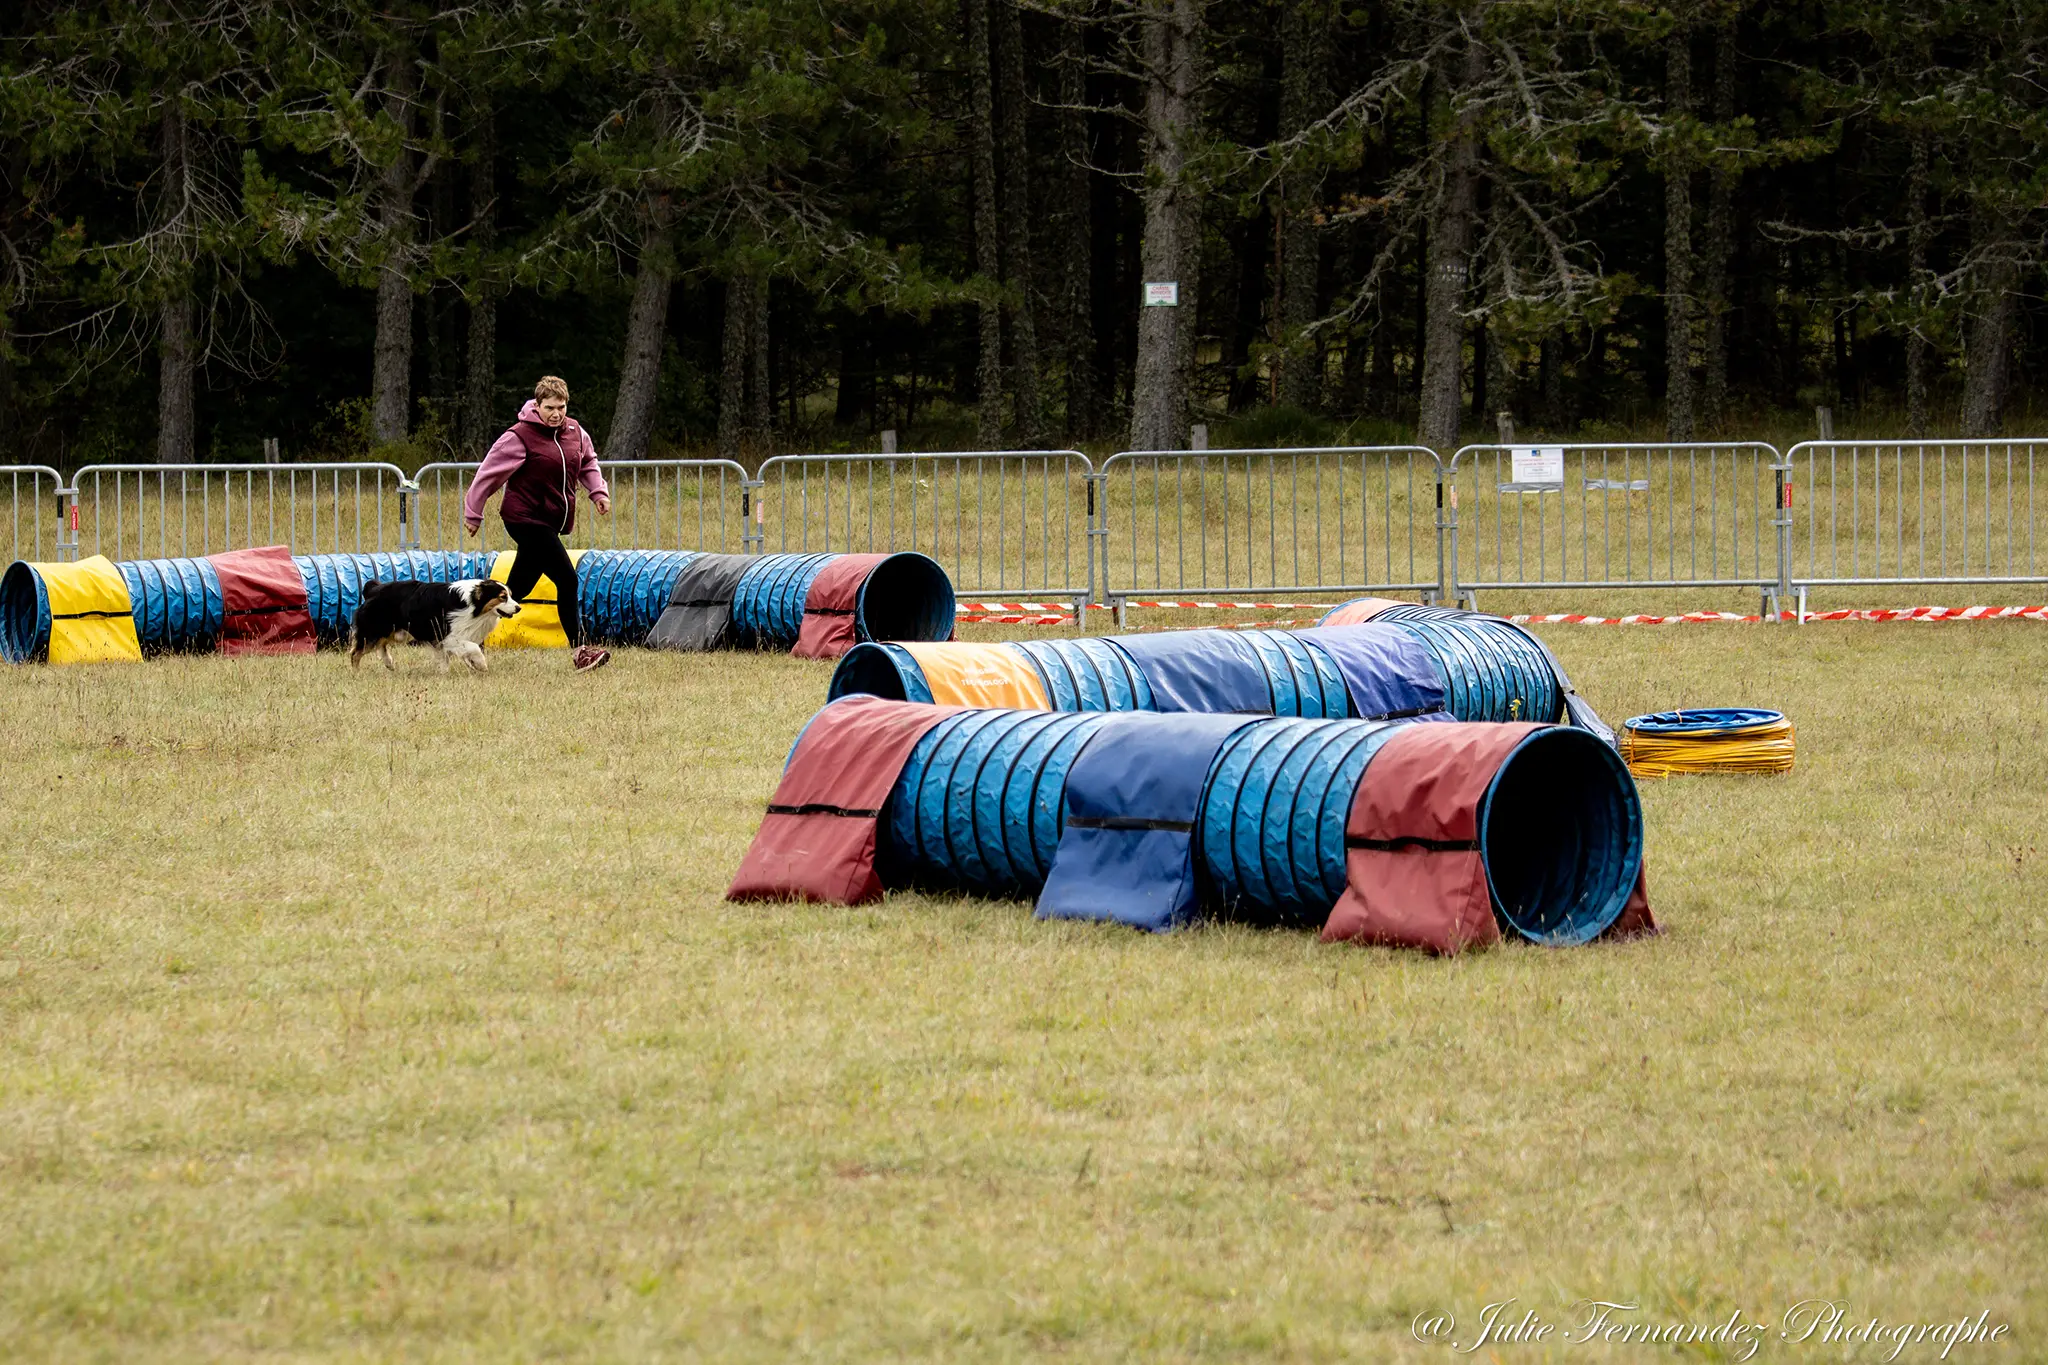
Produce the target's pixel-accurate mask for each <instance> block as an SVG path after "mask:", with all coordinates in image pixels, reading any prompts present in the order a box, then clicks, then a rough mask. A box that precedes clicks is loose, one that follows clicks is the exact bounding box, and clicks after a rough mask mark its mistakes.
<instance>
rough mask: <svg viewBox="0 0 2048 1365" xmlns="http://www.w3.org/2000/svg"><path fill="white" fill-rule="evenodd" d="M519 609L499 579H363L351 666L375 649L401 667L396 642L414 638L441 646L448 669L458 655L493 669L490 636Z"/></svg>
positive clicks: (388, 665)
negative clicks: (488, 658) (394, 653)
mask: <svg viewBox="0 0 2048 1365" xmlns="http://www.w3.org/2000/svg"><path fill="white" fill-rule="evenodd" d="M518 614H519V604H518V603H517V602H515V601H513V600H512V594H511V593H510V592H509V591H507V589H506V587H505V585H504V584H503V583H499V582H497V581H495V580H494V579H489V578H461V579H457V580H456V581H455V582H453V583H415V582H412V581H410V580H403V581H400V582H397V583H380V582H378V581H377V580H376V579H374V578H373V579H371V580H370V581H369V582H367V583H365V584H363V597H362V601H361V602H360V603H359V604H358V605H357V607H356V621H355V645H354V647H353V648H352V649H350V650H349V654H348V665H349V667H350V668H360V667H362V664H363V655H365V654H367V653H369V652H370V651H371V650H372V649H374V650H376V651H378V652H379V653H380V654H382V655H383V656H384V666H385V667H386V668H396V667H397V665H396V664H394V663H392V662H391V646H392V644H393V643H394V642H396V643H398V644H404V643H406V642H408V641H410V642H412V643H413V644H421V645H432V646H433V647H434V648H435V649H436V650H438V651H440V655H441V671H442V672H443V673H446V672H447V671H448V665H449V664H450V663H451V662H452V661H454V660H456V659H461V660H462V661H463V662H464V663H466V664H468V665H469V666H470V667H471V668H473V669H475V670H476V671H477V672H479V673H484V672H488V671H489V670H490V665H489V664H486V663H485V662H484V641H485V640H486V639H487V638H489V636H490V633H491V631H492V630H493V629H494V628H495V627H496V626H497V624H498V622H499V621H501V620H503V619H504V618H506V617H508V616H517V615H518Z"/></svg>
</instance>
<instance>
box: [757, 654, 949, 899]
mask: <svg viewBox="0 0 2048 1365" xmlns="http://www.w3.org/2000/svg"><path fill="white" fill-rule="evenodd" d="M963 709H965V708H962V707H958V706H928V705H923V704H919V703H915V702H900V701H884V700H882V699H881V698H880V697H870V696H859V695H857V696H851V697H848V698H846V699H845V700H843V701H836V702H833V703H832V704H831V705H830V706H827V707H826V708H825V709H824V710H822V711H820V712H819V713H818V714H817V715H816V716H815V717H814V718H813V719H812V721H811V723H810V725H809V727H808V728H806V729H805V731H804V732H803V735H802V736H801V737H800V738H799V739H798V740H797V744H796V752H795V753H794V754H792V755H791V756H790V761H789V767H787V768H786V769H784V770H783V773H782V781H781V782H780V783H779V784H777V786H776V788H775V797H774V799H773V800H772V801H770V802H769V805H768V814H767V815H766V816H765V817H763V819H762V821H761V828H760V829H759V830H758V831H757V832H756V833H755V835H754V842H753V844H752V845H750V846H749V847H748V849H747V856H746V858H745V859H744V860H743V861H742V862H741V863H740V870H739V872H738V873H736V874H735V875H734V877H733V879H732V885H731V886H730V887H728V888H727V889H726V892H725V898H726V899H727V900H733V901H744V900H808V901H825V902H828V903H831V904H836V905H859V904H861V903H862V902H864V901H871V900H879V899H880V898H881V895H882V879H881V877H880V876H879V875H877V874H876V872H875V821H876V820H877V819H878V818H879V817H880V816H881V813H882V808H883V806H885V805H886V804H887V803H888V800H889V792H890V790H891V789H892V788H893V787H895V785H896V779H897V778H899V777H901V776H902V775H903V765H904V763H906V762H907V761H909V758H910V751H911V750H912V749H914V748H916V747H917V742H918V740H920V739H922V738H924V735H925V732H926V731H927V730H930V729H931V728H932V727H933V726H934V725H937V724H938V723H939V722H940V721H942V720H944V719H945V718H946V717H947V716H950V715H953V714H955V713H957V712H959V711H961V710H963Z"/></svg>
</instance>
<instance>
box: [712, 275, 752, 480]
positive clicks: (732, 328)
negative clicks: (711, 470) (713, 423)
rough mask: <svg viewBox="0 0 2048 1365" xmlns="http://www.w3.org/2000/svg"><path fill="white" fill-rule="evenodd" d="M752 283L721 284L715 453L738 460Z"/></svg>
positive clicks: (741, 279)
mask: <svg viewBox="0 0 2048 1365" xmlns="http://www.w3.org/2000/svg"><path fill="white" fill-rule="evenodd" d="M752 284H753V281H752V279H751V278H750V277H749V276H746V275H734V276H733V277H732V278H731V279H729V280H727V281H726V283H725V327H724V334H723V336H722V338H721V340H720V346H719V368H718V453H719V456H720V457H721V458H723V459H727V460H738V459H741V458H742V457H743V456H744V455H745V454H746V451H745V449H744V448H743V447H744V445H745V439H746V428H747V335H748V333H749V332H750V331H752V329H753V316H754V301H753V297H752V289H751V286H752Z"/></svg>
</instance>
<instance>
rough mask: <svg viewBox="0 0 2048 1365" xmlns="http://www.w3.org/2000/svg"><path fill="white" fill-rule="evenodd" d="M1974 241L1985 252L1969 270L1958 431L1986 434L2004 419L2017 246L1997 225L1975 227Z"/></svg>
mask: <svg viewBox="0 0 2048 1365" xmlns="http://www.w3.org/2000/svg"><path fill="white" fill-rule="evenodd" d="M1987 239H1988V240H1987ZM1978 242H1979V249H1980V250H1982V251H1984V253H1985V255H1984V258H1983V259H1982V260H1981V261H1980V263H1979V264H1978V266H1977V268H1976V269H1975V270H1974V271H1973V272H1972V274H1973V275H1974V276H1975V279H1974V281H1973V283H1974V285H1975V290H1974V293H1975V298H1974V299H1973V301H1972V302H1973V305H1974V306H1973V307H1972V309H1971V313H1970V318H1969V346H1968V348H1967V350H1966V352H1965V356H1964V372H1963V435H1965V436H1992V435H1995V434H1997V432H1998V428H1999V425H2000V423H2001V421H2002V420H2003V417H2004V410H2005V388H2006V381H2007V377H2008V374H2009V372H2010V368H2011V363H2012V332H2013V322H2014V319H2015V318H2016V317H2017V316H2018V314H2019V294H2018V293H2017V292H2016V288H2017V286H2018V284H2019V278H2020V268H2019V247H2018V245H2017V244H2015V243H2013V242H2012V241H2010V240H2009V234H2007V233H2006V232H2004V231H2002V230H2000V228H1999V227H1998V226H1991V227H1980V231H1979V233H1978Z"/></svg>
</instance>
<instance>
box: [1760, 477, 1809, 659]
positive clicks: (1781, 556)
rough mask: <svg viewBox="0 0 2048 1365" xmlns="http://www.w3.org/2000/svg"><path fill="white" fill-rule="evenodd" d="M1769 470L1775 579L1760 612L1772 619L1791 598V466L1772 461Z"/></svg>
mask: <svg viewBox="0 0 2048 1365" xmlns="http://www.w3.org/2000/svg"><path fill="white" fill-rule="evenodd" d="M1771 472H1772V473H1773V474H1774V475H1775V476H1776V478H1777V494H1778V496H1777V504H1778V505H1777V509H1776V510H1777V515H1776V516H1774V517H1772V518H1771V525H1773V526H1775V527H1777V528H1778V581H1777V583H1776V584H1775V585H1773V586H1772V588H1771V589H1770V591H1769V592H1767V593H1766V594H1765V596H1764V615H1765V617H1766V618H1767V619H1769V620H1771V621H1774V622H1775V621H1777V620H1779V619H1781V618H1780V617H1779V613H1780V612H1782V611H1784V610H1785V608H1786V606H1787V604H1788V603H1789V602H1790V601H1791V598H1792V466H1791V465H1790V464H1774V465H1772V466H1771ZM1799 621H1800V624H1801V625H1804V624H1805V623H1806V589H1805V588H1804V587H1803V586H1802V587H1801V588H1800V589H1799Z"/></svg>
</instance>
